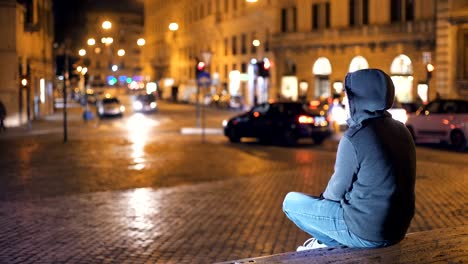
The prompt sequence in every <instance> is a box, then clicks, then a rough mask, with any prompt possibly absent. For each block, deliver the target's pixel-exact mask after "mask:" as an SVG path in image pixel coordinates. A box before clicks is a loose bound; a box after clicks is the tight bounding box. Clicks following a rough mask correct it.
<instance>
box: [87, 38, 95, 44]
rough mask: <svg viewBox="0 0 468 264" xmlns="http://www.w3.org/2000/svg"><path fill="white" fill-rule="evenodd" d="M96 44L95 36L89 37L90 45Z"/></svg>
mask: <svg viewBox="0 0 468 264" xmlns="http://www.w3.org/2000/svg"><path fill="white" fill-rule="evenodd" d="M95 44H96V40H95V39H93V38H90V39H88V45H89V46H94V45H95Z"/></svg>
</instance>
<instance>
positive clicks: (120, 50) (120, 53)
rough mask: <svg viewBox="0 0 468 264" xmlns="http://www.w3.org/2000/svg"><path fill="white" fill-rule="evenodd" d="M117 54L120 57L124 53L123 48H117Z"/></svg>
mask: <svg viewBox="0 0 468 264" xmlns="http://www.w3.org/2000/svg"><path fill="white" fill-rule="evenodd" d="M117 55H118V56H120V57H122V56H123V55H125V50H124V49H119V50H118V51H117Z"/></svg>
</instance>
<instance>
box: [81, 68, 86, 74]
mask: <svg viewBox="0 0 468 264" xmlns="http://www.w3.org/2000/svg"><path fill="white" fill-rule="evenodd" d="M87 72H88V68H87V67H84V68H83V69H81V74H83V75H85V74H86V73H87Z"/></svg>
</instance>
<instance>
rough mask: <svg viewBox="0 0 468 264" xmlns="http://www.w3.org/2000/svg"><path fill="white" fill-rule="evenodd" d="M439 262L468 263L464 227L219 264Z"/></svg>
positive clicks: (467, 239)
mask: <svg viewBox="0 0 468 264" xmlns="http://www.w3.org/2000/svg"><path fill="white" fill-rule="evenodd" d="M440 262H444V263H466V262H468V225H464V226H459V227H451V228H442V229H434V230H429V231H423V232H416V233H410V234H408V235H407V236H406V238H405V239H404V240H403V241H402V242H400V243H398V244H397V245H394V246H391V247H386V248H377V249H356V248H321V249H315V250H308V251H302V252H290V253H283V254H277V255H271V256H263V257H256V258H247V259H241V260H233V261H227V262H222V263H220V264H251V263H294V264H299V263H440Z"/></svg>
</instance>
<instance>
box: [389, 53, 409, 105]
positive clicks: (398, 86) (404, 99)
mask: <svg viewBox="0 0 468 264" xmlns="http://www.w3.org/2000/svg"><path fill="white" fill-rule="evenodd" d="M390 74H391V78H392V81H393V84H394V86H395V98H396V100H398V101H399V102H401V103H409V102H412V101H413V80H414V77H413V65H412V62H411V59H410V58H409V57H408V56H406V55H404V54H401V55H399V56H397V57H396V58H395V59H394V60H393V62H392V65H391V67H390Z"/></svg>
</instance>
